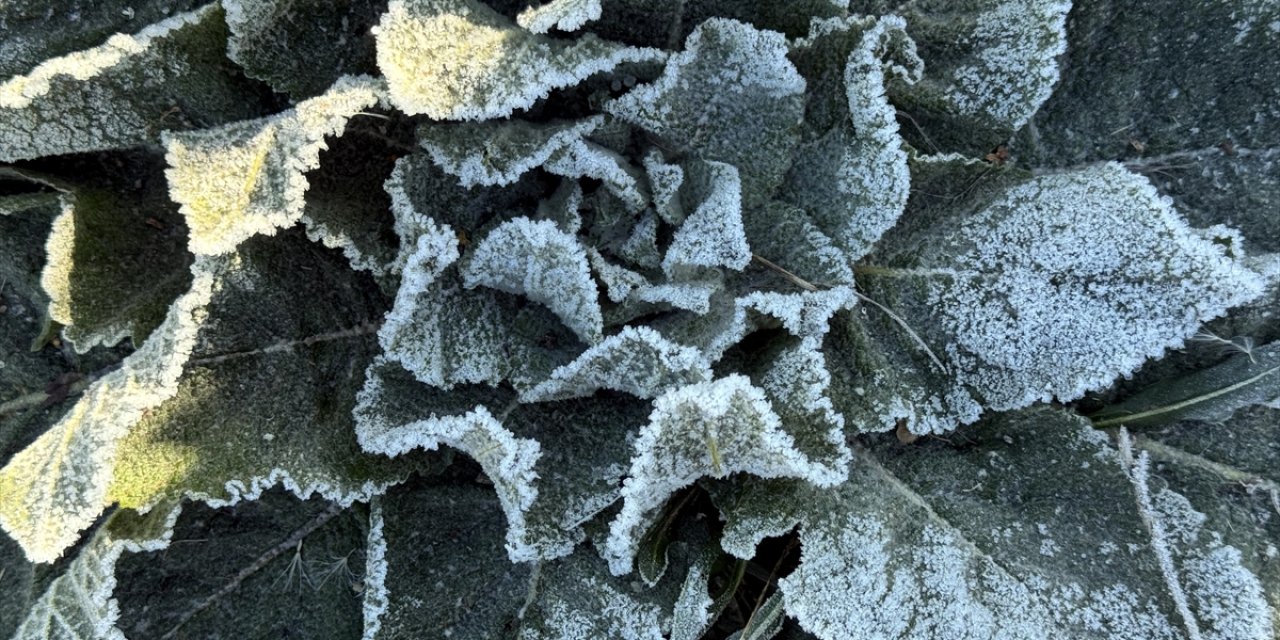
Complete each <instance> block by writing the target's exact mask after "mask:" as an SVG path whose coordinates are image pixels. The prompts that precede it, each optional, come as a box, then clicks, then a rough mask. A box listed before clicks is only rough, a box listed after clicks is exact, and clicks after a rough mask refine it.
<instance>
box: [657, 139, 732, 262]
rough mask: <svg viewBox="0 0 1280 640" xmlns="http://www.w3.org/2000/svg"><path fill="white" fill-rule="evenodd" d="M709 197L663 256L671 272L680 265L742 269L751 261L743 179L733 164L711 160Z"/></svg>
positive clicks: (708, 170)
mask: <svg viewBox="0 0 1280 640" xmlns="http://www.w3.org/2000/svg"><path fill="white" fill-rule="evenodd" d="M703 166H704V167H705V170H706V174H707V175H706V176H704V177H705V180H704V182H705V183H706V185H707V187H708V190H707V195H706V199H704V200H703V201H702V202H701V203H699V204H698V208H697V209H695V210H694V211H693V214H691V215H690V216H689V217H688V219H686V220H685V221H684V224H683V225H681V226H680V228H679V229H677V230H676V233H675V237H674V238H673V239H672V241H671V247H670V248H668V249H667V255H666V256H665V257H664V258H663V259H662V270H663V271H664V272H666V273H667V275H668V276H671V275H672V274H673V273H675V272H676V271H678V270H679V269H680V267H713V268H714V267H726V268H729V269H733V270H734V271H741V270H743V269H745V268H746V266H747V263H749V262H751V247H750V246H748V245H747V234H746V232H744V231H743V229H742V181H741V180H740V179H739V178H738V170H737V169H736V168H735V167H733V165H729V164H725V163H723V162H715V161H708V162H706V163H703Z"/></svg>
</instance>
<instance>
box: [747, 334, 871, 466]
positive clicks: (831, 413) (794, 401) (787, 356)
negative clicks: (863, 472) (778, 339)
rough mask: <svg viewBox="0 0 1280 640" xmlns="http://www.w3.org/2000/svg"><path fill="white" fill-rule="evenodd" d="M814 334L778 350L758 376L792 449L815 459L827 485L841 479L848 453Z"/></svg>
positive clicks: (847, 462)
mask: <svg viewBox="0 0 1280 640" xmlns="http://www.w3.org/2000/svg"><path fill="white" fill-rule="evenodd" d="M820 344H821V342H820V341H819V339H817V338H808V339H805V340H801V341H800V343H799V344H795V345H792V346H789V347H787V348H786V349H785V350H784V351H782V353H780V354H778V355H777V356H776V357H775V358H774V359H773V361H772V363H771V364H770V366H769V368H768V370H767V371H766V372H765V373H764V375H763V376H761V378H760V383H759V384H760V387H761V388H762V389H764V392H765V394H766V395H767V396H768V397H769V402H770V404H772V405H773V410H774V411H775V412H777V414H778V418H779V419H780V420H781V421H782V427H783V429H784V430H786V432H787V433H788V434H790V435H791V437H793V438H795V446H796V449H798V450H800V452H801V453H803V454H804V455H805V456H806V457H808V458H809V459H811V460H813V461H814V464H815V466H816V467H818V468H819V469H821V473H822V474H824V477H825V478H827V479H828V480H829V481H830V482H832V483H837V482H843V481H844V479H845V478H846V477H847V474H848V467H849V461H850V459H851V458H852V453H851V452H850V451H849V447H848V445H846V444H845V433H844V416H842V415H840V412H838V411H836V409H835V406H834V405H833V404H832V402H831V398H830V397H829V395H828V388H829V387H830V386H831V374H830V372H829V371H828V370H827V363H826V358H825V357H824V356H823V354H822V351H820V350H819V346H820Z"/></svg>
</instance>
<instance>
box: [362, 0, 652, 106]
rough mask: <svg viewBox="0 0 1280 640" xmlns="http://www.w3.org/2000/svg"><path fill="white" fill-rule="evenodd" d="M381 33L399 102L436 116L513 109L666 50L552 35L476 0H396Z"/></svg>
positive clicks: (385, 66)
mask: <svg viewBox="0 0 1280 640" xmlns="http://www.w3.org/2000/svg"><path fill="white" fill-rule="evenodd" d="M374 33H375V35H376V37H377V42H378V67H379V68H380V69H381V70H382V73H383V74H384V75H385V76H386V78H387V83H388V85H389V86H390V94H391V101H392V103H394V104H395V106H396V107H398V108H399V109H400V110H401V111H404V112H405V113H407V114H409V115H418V114H426V115H427V116H428V117H430V118H432V119H435V120H484V119H490V118H501V117H505V116H509V115H511V114H512V113H513V112H515V111H516V110H518V109H527V108H529V107H530V106H532V105H533V104H534V102H536V101H537V100H538V99H539V98H543V97H546V96H547V94H549V93H550V92H551V91H552V90H555V89H560V88H564V87H569V86H572V85H575V84H577V83H579V82H581V81H582V80H584V79H586V78H587V77H588V76H590V75H592V74H595V73H600V72H605V71H610V70H612V69H613V68H615V67H617V66H618V65H620V64H622V63H624V62H648V61H660V60H662V59H663V58H664V57H665V55H664V54H663V53H662V52H660V51H657V50H655V49H636V48H631V47H624V46H621V45H617V44H613V43H609V42H605V41H603V40H600V39H599V38H596V37H594V36H590V35H588V36H584V37H582V38H579V39H578V40H576V41H573V42H572V43H570V42H568V41H560V40H553V39H551V38H548V37H546V36H543V35H538V34H533V33H530V32H528V31H525V30H524V29H521V28H519V27H517V26H516V25H515V24H513V23H512V22H511V21H509V20H507V19H506V18H504V17H503V16H501V15H499V14H498V13H497V12H496V11H494V10H493V9H490V8H489V7H488V6H487V5H484V4H481V3H479V2H475V1H473V0H392V1H391V3H390V4H389V6H388V8H387V12H386V13H385V14H383V16H382V21H381V22H380V23H379V24H378V26H377V27H376V29H375V32H374Z"/></svg>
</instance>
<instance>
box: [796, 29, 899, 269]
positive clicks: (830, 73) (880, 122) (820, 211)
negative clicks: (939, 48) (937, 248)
mask: <svg viewBox="0 0 1280 640" xmlns="http://www.w3.org/2000/svg"><path fill="white" fill-rule="evenodd" d="M905 28H906V25H905V24H904V23H903V20H902V19H901V18H898V17H896V16H889V17H885V18H880V19H878V20H872V19H868V18H849V19H845V20H830V21H826V22H817V23H815V24H814V27H813V29H812V32H811V34H810V36H809V37H808V38H806V39H804V40H801V41H798V42H796V43H795V44H794V45H793V46H792V50H791V60H792V61H793V62H794V63H795V64H796V67H797V68H798V69H799V70H800V73H801V74H802V75H804V76H805V78H806V80H808V82H809V85H810V86H812V87H814V95H813V96H812V97H811V98H810V100H809V104H808V107H807V110H806V122H805V126H806V129H807V135H806V139H805V141H804V142H803V143H802V144H801V145H800V147H799V148H798V150H797V153H796V158H795V161H794V163H793V165H792V167H791V171H790V172H789V173H788V174H787V180H786V182H785V183H784V184H783V185H782V189H781V196H782V198H783V199H784V200H786V201H787V202H790V203H792V204H795V205H797V206H799V207H801V208H803V209H804V210H805V211H806V212H807V213H808V214H809V216H810V218H811V220H812V222H813V223H814V224H815V225H817V227H818V228H820V229H822V230H823V231H824V232H826V233H827V234H828V235H829V236H830V237H831V239H832V240H834V241H835V242H836V244H837V245H838V246H839V247H841V248H843V249H844V250H845V251H846V252H847V254H848V257H849V259H850V260H857V259H860V258H861V257H862V256H864V255H866V254H867V253H868V252H869V251H870V250H871V247H872V245H873V244H874V243H875V242H876V241H877V240H879V238H880V236H881V235H882V234H883V233H884V232H885V231H887V230H888V229H889V228H890V227H892V226H893V225H894V223H895V222H897V220H898V216H900V215H901V214H902V211H903V209H904V208H905V207H906V204H907V196H908V191H909V185H910V181H911V179H910V172H909V171H908V169H907V154H906V152H905V151H904V150H903V148H902V139H901V138H900V137H899V136H898V123H897V110H896V108H895V107H894V106H893V105H892V104H890V103H889V99H888V96H886V95H885V87H886V86H887V84H888V82H889V80H891V79H898V80H900V81H904V82H908V83H909V82H914V81H916V80H918V79H919V78H920V74H921V69H922V63H921V61H920V58H919V57H918V56H917V55H916V50H915V43H913V42H912V41H911V40H910V39H909V38H908V37H907V36H906V32H905ZM840 87H843V91H842V92H841V91H838V88H840Z"/></svg>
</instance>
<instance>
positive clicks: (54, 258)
mask: <svg viewBox="0 0 1280 640" xmlns="http://www.w3.org/2000/svg"><path fill="white" fill-rule="evenodd" d="M58 199H59V201H60V202H61V205H62V212H61V213H59V214H58V217H56V218H54V219H53V226H52V227H51V228H50V229H49V238H48V240H46V241H45V245H44V247H45V256H46V258H45V263H44V270H43V271H41V272H40V288H42V289H44V291H45V293H46V294H48V295H49V307H48V313H49V319H50V320H53V321H54V322H58V323H60V324H62V325H64V326H67V327H70V326H73V325H74V322H73V321H72V316H71V304H72V299H73V296H72V293H71V274H72V272H73V271H74V270H75V268H76V262H75V249H76V212H75V199H74V197H72V196H70V195H66V194H64V195H60V196H59V197H58ZM132 332H133V328H132V324H131V323H130V322H129V321H128V319H125V318H121V319H120V320H118V321H117V322H116V323H115V324H113V325H109V326H106V327H101V328H98V329H96V330H94V332H93V333H88V334H86V333H84V332H79V335H78V336H77V338H76V339H75V340H72V343H73V344H74V346H75V349H76V353H85V352H86V351H88V350H90V349H92V348H94V347H96V346H98V345H114V344H116V343H118V342H120V341H121V340H124V339H125V338H127V337H129V335H130V334H131V333H132Z"/></svg>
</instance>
